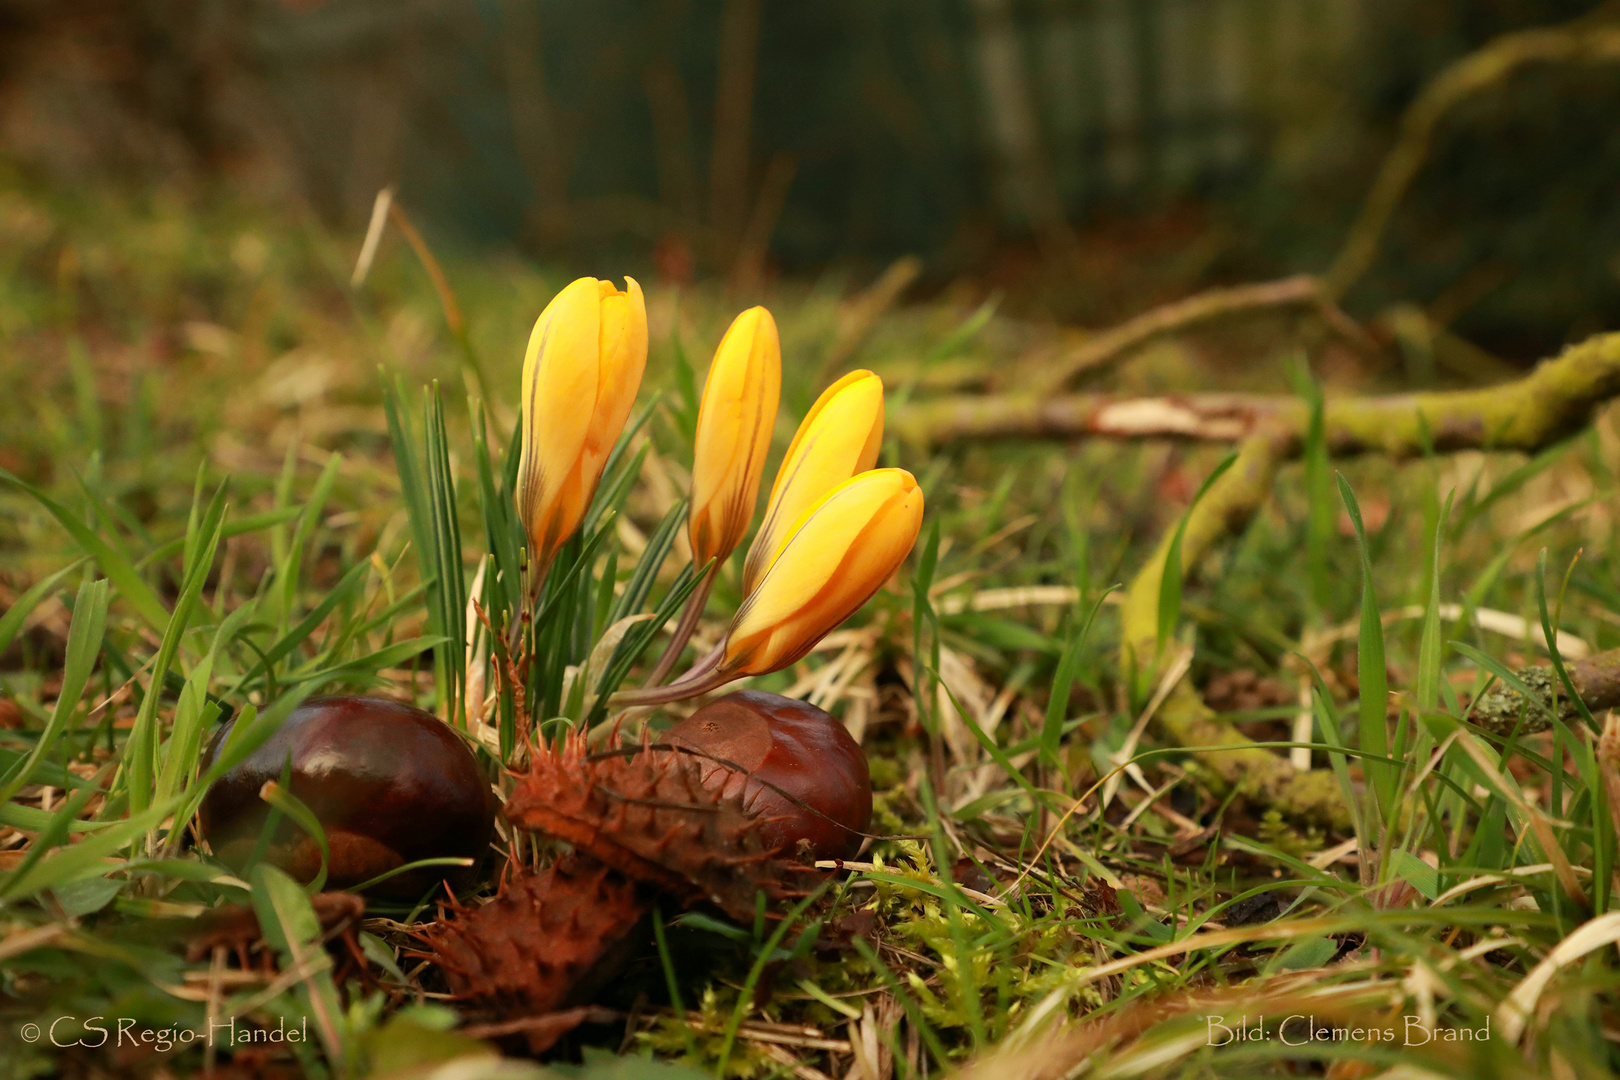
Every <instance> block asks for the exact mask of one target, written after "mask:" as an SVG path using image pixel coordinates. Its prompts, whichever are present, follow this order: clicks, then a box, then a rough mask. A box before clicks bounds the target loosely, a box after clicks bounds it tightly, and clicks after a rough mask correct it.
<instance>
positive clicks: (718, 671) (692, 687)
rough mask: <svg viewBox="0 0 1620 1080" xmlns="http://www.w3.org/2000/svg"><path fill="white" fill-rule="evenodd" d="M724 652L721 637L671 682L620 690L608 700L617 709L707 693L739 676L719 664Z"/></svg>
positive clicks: (655, 703) (657, 703)
mask: <svg viewBox="0 0 1620 1080" xmlns="http://www.w3.org/2000/svg"><path fill="white" fill-rule="evenodd" d="M725 655H726V643H725V642H724V641H722V642H721V643H720V644H718V645H716V646H715V647H714V648H713V649H711V650H709V653H708V655H707V656H705V657H703V659H701V660H699V661H698V662H697V663H695V664H693V665H692V668H691V670H690V671H688V672H687V673H686V674H685V675H682V676H681V677H680V678H678V679H676V680H675V681H674V682H672V683H670V684H669V685H668V686H653V685H650V684H649V685H647V686H643V687H642V688H641V689H639V690H620V691H619V692H618V693H617V694H614V695H613V696H612V697H611V698H609V699H608V704H609V705H610V706H611V707H613V708H615V709H629V708H635V707H637V706H644V705H667V704H668V703H669V702H671V701H680V700H682V699H684V698H692V697H697V696H698V695H699V694H707V693H708V692H709V691H710V690H713V689H715V688H716V687H720V686H724V685H725V684H726V683H728V682H730V681H731V680H732V679H734V678H736V677H737V676H736V675H735V674H734V673H732V672H730V671H727V670H726V669H725V668H722V667H721V666H720V661H721V660H723V659H724V658H725Z"/></svg>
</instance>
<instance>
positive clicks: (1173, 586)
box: [1158, 453, 1237, 655]
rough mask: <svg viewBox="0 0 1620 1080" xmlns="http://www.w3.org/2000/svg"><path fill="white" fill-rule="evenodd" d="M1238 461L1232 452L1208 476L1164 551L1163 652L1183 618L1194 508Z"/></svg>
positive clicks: (1161, 598) (1160, 643) (1161, 581)
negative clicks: (1186, 541) (1184, 554)
mask: <svg viewBox="0 0 1620 1080" xmlns="http://www.w3.org/2000/svg"><path fill="white" fill-rule="evenodd" d="M1236 460H1237V454H1236V453H1231V454H1228V455H1227V456H1226V458H1225V459H1224V460H1222V462H1221V463H1220V464H1219V465H1217V466H1215V470H1214V471H1213V472H1211V473H1210V474H1209V476H1207V477H1205V479H1204V482H1203V484H1202V485H1200V487H1199V488H1198V493H1197V494H1196V495H1194V496H1193V500H1192V502H1191V503H1189V504H1188V506H1187V512H1186V513H1184V514H1182V515H1181V521H1180V522H1178V523H1177V525H1176V531H1175V534H1174V535H1173V536H1172V537H1171V539H1170V549H1169V551H1167V552H1166V553H1165V558H1164V570H1163V572H1162V573H1161V575H1160V577H1159V635H1158V651H1159V653H1160V654H1161V655H1162V654H1163V652H1164V646H1165V643H1166V642H1168V641H1169V640H1170V638H1171V636H1172V635H1173V634H1174V633H1175V630H1176V622H1177V621H1178V620H1179V619H1180V618H1181V583H1182V578H1183V576H1184V574H1185V570H1184V568H1183V567H1182V565H1181V540H1182V537H1183V536H1185V535H1186V532H1187V522H1188V521H1190V520H1192V515H1193V511H1194V510H1196V509H1198V504H1199V502H1201V501H1202V500H1203V498H1204V496H1205V495H1206V494H1208V492H1209V489H1210V488H1211V487H1214V486H1215V481H1217V480H1219V479H1220V478H1221V477H1222V475H1224V474H1225V472H1226V470H1227V469H1230V468H1231V467H1232V463H1233V462H1234V461H1236Z"/></svg>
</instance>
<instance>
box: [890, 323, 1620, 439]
mask: <svg viewBox="0 0 1620 1080" xmlns="http://www.w3.org/2000/svg"><path fill="white" fill-rule="evenodd" d="M1617 394H1620V333H1613V334H1599V335H1597V336H1595V337H1591V338H1588V339H1587V340H1586V341H1583V342H1581V343H1580V344H1578V345H1572V346H1570V347H1569V348H1567V349H1565V350H1564V352H1563V353H1562V354H1561V355H1559V356H1558V357H1556V358H1554V359H1551V360H1545V361H1543V362H1542V363H1541V364H1539V365H1538V366H1537V367H1536V369H1535V370H1534V371H1532V372H1531V373H1530V374H1529V375H1526V376H1525V377H1524V378H1522V379H1516V380H1514V381H1513V382H1507V383H1500V384H1498V385H1496V386H1491V387H1485V388H1483V389H1474V390H1452V391H1434V392H1427V393H1417V394H1389V395H1384V396H1376V397H1374V396H1368V397H1346V398H1337V399H1330V400H1329V401H1328V402H1327V403H1326V405H1325V406H1324V415H1323V426H1324V436H1325V438H1326V440H1327V448H1328V452H1329V453H1330V454H1332V455H1333V456H1335V457H1350V456H1353V455H1356V454H1366V453H1379V454H1384V455H1386V456H1388V457H1392V458H1408V457H1415V456H1417V455H1420V454H1422V453H1424V452H1425V449H1426V448H1427V447H1432V448H1433V449H1434V450H1436V451H1440V452H1447V451H1454V450H1475V449H1489V450H1524V451H1535V450H1539V449H1542V448H1543V447H1545V446H1547V445H1549V444H1550V443H1553V442H1556V441H1558V440H1559V439H1561V438H1564V437H1565V436H1567V435H1570V434H1573V433H1574V432H1575V431H1577V430H1579V429H1580V428H1582V427H1584V426H1585V425H1586V424H1587V423H1588V422H1589V421H1590V419H1591V416H1592V412H1593V410H1595V409H1596V408H1597V407H1598V406H1599V405H1600V404H1602V403H1603V402H1605V401H1607V400H1608V399H1610V398H1612V397H1615V396H1616V395H1617ZM1309 422H1310V415H1309V412H1308V410H1307V409H1306V406H1305V403H1304V402H1303V401H1301V400H1300V399H1299V398H1296V397H1290V396H1285V395H1268V394H1194V395H1187V396H1181V397H1159V398H1123V399H1122V398H1116V397H1111V396H1108V395H1102V394H1072V395H1060V396H1056V397H1052V396H1047V397H1042V396H1041V395H1038V394H992V395H960V396H952V397H947V398H941V399H939V400H936V401H928V402H921V403H918V404H915V405H910V406H907V407H906V408H904V409H901V410H898V411H897V413H896V414H895V416H894V419H893V421H892V424H893V428H894V431H895V432H896V433H897V434H898V435H899V436H900V437H901V438H902V439H904V440H908V441H911V442H913V443H918V444H924V445H938V444H940V443H944V442H950V441H954V440H959V439H995V438H1057V439H1073V438H1084V437H1102V438H1118V439H1164V438H1174V439H1191V440H1195V441H1206V442H1242V441H1243V440H1245V439H1248V438H1250V437H1253V436H1255V435H1257V434H1260V433H1265V434H1266V435H1267V436H1268V437H1270V438H1274V439H1278V440H1281V443H1282V448H1283V452H1284V453H1285V455H1286V456H1290V457H1292V456H1294V455H1297V454H1298V453H1299V452H1300V450H1301V448H1302V446H1303V444H1304V439H1305V430H1306V427H1307V426H1308V424H1309Z"/></svg>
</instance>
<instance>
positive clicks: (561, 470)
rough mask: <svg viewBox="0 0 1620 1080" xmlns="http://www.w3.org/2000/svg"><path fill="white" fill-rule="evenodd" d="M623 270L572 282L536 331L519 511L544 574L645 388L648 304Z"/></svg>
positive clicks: (527, 371)
mask: <svg viewBox="0 0 1620 1080" xmlns="http://www.w3.org/2000/svg"><path fill="white" fill-rule="evenodd" d="M624 280H625V289H624V291H622V292H621V291H620V290H619V289H618V288H616V287H615V286H614V285H613V283H612V282H611V281H598V280H597V279H596V278H589V277H583V278H580V279H578V280H577V281H574V282H572V283H570V284H569V285H568V286H567V288H565V289H563V290H562V292H560V293H558V294H557V295H556V296H555V297H553V298H552V300H551V303H549V304H547V305H546V309H545V310H544V311H542V312H541V313H540V318H539V319H538V320H537V321H536V322H535V324H534V332H533V333H532V334H530V335H529V349H528V352H527V354H526V355H525V356H524V359H523V452H522V456H521V459H520V460H519V463H518V481H517V511H518V517H519V519H520V520H521V521H522V522H523V528H524V531H525V532H527V533H528V536H529V553H530V559H531V563H532V564H533V565H534V566H536V567H538V573H541V574H543V573H544V571H545V570H546V568H547V567H549V566H550V564H551V560H552V558H553V557H554V556H555V555H556V553H557V549H558V548H559V547H561V546H562V544H563V542H564V541H566V540H567V539H568V538H569V537H570V536H572V535H573V534H574V531H575V530H576V529H578V528H579V523H580V521H581V519H582V518H584V516H585V510H586V508H587V507H589V506H590V503H591V497H592V496H593V495H594V494H595V493H596V485H597V483H598V482H599V481H600V480H601V478H602V468H603V466H604V465H606V464H607V457H608V454H609V453H610V452H611V451H612V450H613V444H614V443H615V442H617V441H618V438H619V434H620V432H622V431H623V430H624V424H625V421H626V420H627V419H628V418H629V416H630V407H631V406H632V405H633V404H634V403H635V400H636V393H637V391H638V390H640V388H641V376H642V372H643V371H644V370H645V368H646V366H647V305H646V302H645V301H644V300H643V298H642V295H641V286H640V285H638V284H636V282H635V279H634V278H628V277H627V278H625V279H624ZM536 582H537V583H538V576H537V578H536Z"/></svg>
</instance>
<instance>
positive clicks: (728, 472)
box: [687, 307, 782, 566]
mask: <svg viewBox="0 0 1620 1080" xmlns="http://www.w3.org/2000/svg"><path fill="white" fill-rule="evenodd" d="M781 392H782V346H781V342H780V341H779V339H778V338H777V334H776V320H775V319H773V318H771V313H770V312H769V311H766V310H765V309H764V308H762V307H752V308H749V309H748V310H747V311H745V312H743V313H742V314H741V315H738V316H737V318H736V319H735V320H734V321H733V322H732V324H731V328H730V329H729V330H727V331H726V336H725V337H723V338H721V339H720V347H719V348H718V349H716V350H715V353H714V362H713V363H712V364H710V365H709V375H708V378H707V379H706V380H705V381H704V384H703V401H702V403H701V404H700V405H699V407H698V422H697V439H696V442H695V444H694V446H693V453H692V510H691V516H690V517H689V518H688V521H687V535H688V537H689V538H690V540H691V542H692V564H693V565H694V566H703V565H704V564H706V563H707V562H708V561H709V560H710V559H714V560H715V562H716V564H717V565H718V564H719V563H721V562H724V561H725V559H726V556H728V555H730V554H731V553H732V551H734V550H735V549H736V547H737V545H738V544H739V543H741V542H742V538H743V537H744V536H745V535H746V534H747V532H748V526H749V525H750V524H751V523H752V522H753V520H754V504H755V503H756V502H757V501H758V499H759V476H760V473H761V472H763V471H764V469H765V455H766V453H767V452H768V451H769V450H770V447H771V432H772V430H773V429H774V428H775V426H776V405H777V399H778V398H779V397H780V396H781Z"/></svg>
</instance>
